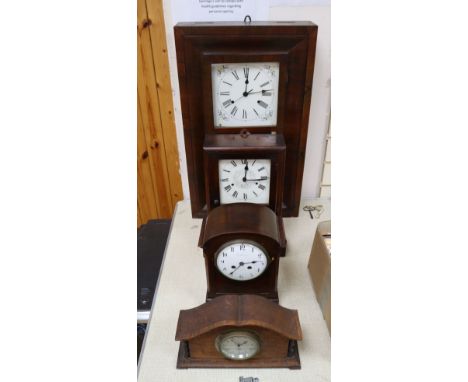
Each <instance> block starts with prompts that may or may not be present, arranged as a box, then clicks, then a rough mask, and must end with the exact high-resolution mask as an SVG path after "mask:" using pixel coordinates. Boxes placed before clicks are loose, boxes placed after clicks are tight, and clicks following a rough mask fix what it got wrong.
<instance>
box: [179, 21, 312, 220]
mask: <svg viewBox="0 0 468 382" xmlns="http://www.w3.org/2000/svg"><path fill="white" fill-rule="evenodd" d="M174 32H175V41H176V50H177V67H178V74H179V86H180V96H181V106H182V117H183V124H184V137H185V148H186V156H187V170H188V178H189V187H190V199H191V206H192V215H193V216H194V217H204V216H205V215H206V212H207V211H208V210H209V208H210V203H213V200H210V199H209V196H210V195H212V192H211V190H207V189H206V186H207V184H206V183H205V180H204V167H203V166H204V165H203V163H204V161H203V144H204V141H205V136H207V135H223V134H239V133H240V131H242V130H246V131H248V132H249V133H250V134H252V135H255V134H272V133H273V134H277V135H282V137H284V144H285V146H286V155H285V156H286V165H285V166H286V168H287V169H288V171H287V172H286V173H285V174H284V179H283V181H284V184H285V185H287V187H285V188H284V192H283V195H282V201H281V203H279V205H280V208H281V209H282V213H281V214H282V215H283V216H285V217H288V216H297V214H298V211H299V203H300V194H301V187H302V176H303V169H304V157H305V147H306V140H307V130H308V123H309V111H310V102H311V90H312V77H313V72H314V61H315V44H316V38H317V26H316V25H315V24H313V23H311V22H252V23H250V24H245V23H242V22H238V23H209V22H206V23H179V24H177V25H176V26H175V27H174ZM225 159H226V160H227V159H229V158H225ZM231 159H235V158H231ZM241 159H245V160H248V159H258V160H260V159H262V158H260V157H258V158H255V157H250V158H237V160H241ZM264 159H265V162H264V163H262V166H260V167H265V169H266V168H267V166H268V162H267V161H266V159H267V158H264ZM229 163H230V161H229V162H226V163H225V164H224V165H220V166H224V167H223V168H226V169H228V167H229ZM235 163H236V164H235V165H234V164H233V165H232V166H234V167H239V166H240V165H241V163H240V162H237V161H235ZM250 164H251V162H249V165H250ZM256 165H260V162H256ZM260 167H258V168H260ZM251 168H252V171H253V170H254V169H255V165H254V167H251V166H249V170H247V171H248V172H249V171H251ZM256 175H260V177H261V176H262V174H256ZM258 179H260V178H258ZM231 187H232V186H231ZM235 191H237V193H238V194H237V195H240V196H241V198H244V197H245V195H247V199H251V200H253V197H255V198H256V199H255V200H257V201H260V202H262V203H263V204H270V202H271V200H268V201H266V198H267V196H268V192H264V193H263V196H262V197H263V198H264V199H262V197H260V196H255V195H254V194H252V193H248V192H247V193H244V192H242V194H241V193H240V191H239V190H235ZM235 191H233V192H232V193H230V194H229V196H228V195H227V194H226V195H224V196H225V197H224V196H223V192H221V194H220V199H217V200H218V201H219V203H220V204H223V202H228V203H229V202H233V201H234V200H232V194H233V193H234V192H235ZM262 191H265V190H262ZM255 192H257V191H255ZM234 198H236V199H237V198H238V196H234ZM235 201H237V200H235ZM275 203H276V202H275Z"/></svg>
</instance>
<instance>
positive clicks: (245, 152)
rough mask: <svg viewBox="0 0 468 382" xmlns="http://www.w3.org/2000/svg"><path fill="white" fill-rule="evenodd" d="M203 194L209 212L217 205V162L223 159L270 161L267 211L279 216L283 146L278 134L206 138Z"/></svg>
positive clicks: (214, 135) (217, 135) (280, 211)
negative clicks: (204, 192)
mask: <svg viewBox="0 0 468 382" xmlns="http://www.w3.org/2000/svg"><path fill="white" fill-rule="evenodd" d="M203 152H204V162H205V191H206V198H205V200H206V203H207V208H208V210H212V209H213V208H215V207H218V206H219V205H220V182H219V171H218V166H219V161H220V160H222V159H269V160H270V161H271V168H270V196H269V207H270V208H271V209H272V210H273V211H275V212H276V214H277V215H279V216H281V213H282V204H283V186H284V183H283V180H284V163H285V154H286V145H285V143H284V138H283V136H282V135H281V134H275V135H272V134H250V135H248V136H242V135H240V134H207V135H206V136H205V140H204V143H203Z"/></svg>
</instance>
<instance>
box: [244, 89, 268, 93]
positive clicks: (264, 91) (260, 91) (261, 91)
mask: <svg viewBox="0 0 468 382" xmlns="http://www.w3.org/2000/svg"><path fill="white" fill-rule="evenodd" d="M272 91H273V89H263V90H259V91H256V92H252V93H250V92H249V94H257V93H266V92H272Z"/></svg>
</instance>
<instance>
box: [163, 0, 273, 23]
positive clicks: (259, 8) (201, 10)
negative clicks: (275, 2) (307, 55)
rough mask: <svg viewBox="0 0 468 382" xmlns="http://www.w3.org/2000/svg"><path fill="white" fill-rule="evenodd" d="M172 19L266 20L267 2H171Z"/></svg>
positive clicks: (263, 0) (228, 0) (211, 0)
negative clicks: (247, 17)
mask: <svg viewBox="0 0 468 382" xmlns="http://www.w3.org/2000/svg"><path fill="white" fill-rule="evenodd" d="M171 3H172V18H173V21H174V24H175V23H178V22H181V21H187V22H190V21H195V22H196V21H198V22H200V21H244V17H245V16H246V15H249V16H250V17H251V19H252V21H266V20H268V11H269V7H270V1H269V0H262V1H253V0H173V1H171Z"/></svg>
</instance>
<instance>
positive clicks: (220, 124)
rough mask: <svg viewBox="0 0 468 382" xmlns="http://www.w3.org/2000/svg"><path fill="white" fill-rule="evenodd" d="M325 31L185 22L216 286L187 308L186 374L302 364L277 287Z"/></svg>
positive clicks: (182, 38) (190, 153)
mask: <svg viewBox="0 0 468 382" xmlns="http://www.w3.org/2000/svg"><path fill="white" fill-rule="evenodd" d="M316 33H317V27H316V26H315V25H314V24H312V23H309V22H287V23H258V24H255V23H252V24H248V25H244V24H242V23H231V24H225V23H223V24H217V23H206V24H203V23H195V24H193V23H181V24H178V25H177V26H176V27H175V36H176V48H177V59H178V71H179V83H180V90H181V100H182V113H183V117H184V133H185V145H186V154H187V167H188V172H189V185H190V195H191V204H192V214H193V216H194V217H203V224H202V228H201V232H200V238H199V243H198V245H199V246H200V247H201V248H203V255H204V260H205V269H206V279H207V292H206V302H205V303H203V304H202V305H200V306H198V307H196V308H193V309H190V310H182V311H181V312H180V316H179V321H178V324H177V332H176V340H178V341H180V342H181V343H180V348H179V355H178V360H177V367H178V368H187V367H241V368H244V367H289V368H299V367H300V360H299V352H298V348H297V340H300V339H302V333H301V328H300V324H299V319H298V313H297V311H296V310H290V309H286V308H283V307H281V306H280V305H279V301H278V291H277V282H278V269H279V263H280V258H281V257H283V256H285V253H286V237H285V232H284V227H283V214H286V215H287V216H295V215H296V216H297V210H298V197H299V198H300V183H301V180H302V171H303V159H304V158H303V157H304V155H303V154H304V150H305V138H306V136H307V124H308V113H309V107H310V88H311V82H312V74H313V59H314V55H315V39H316ZM289 97H292V98H289ZM285 167H287V168H288V173H285ZM200 175H203V176H200ZM291 179H294V183H292V182H291ZM285 187H286V192H284V191H285ZM298 190H299V193H298Z"/></svg>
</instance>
